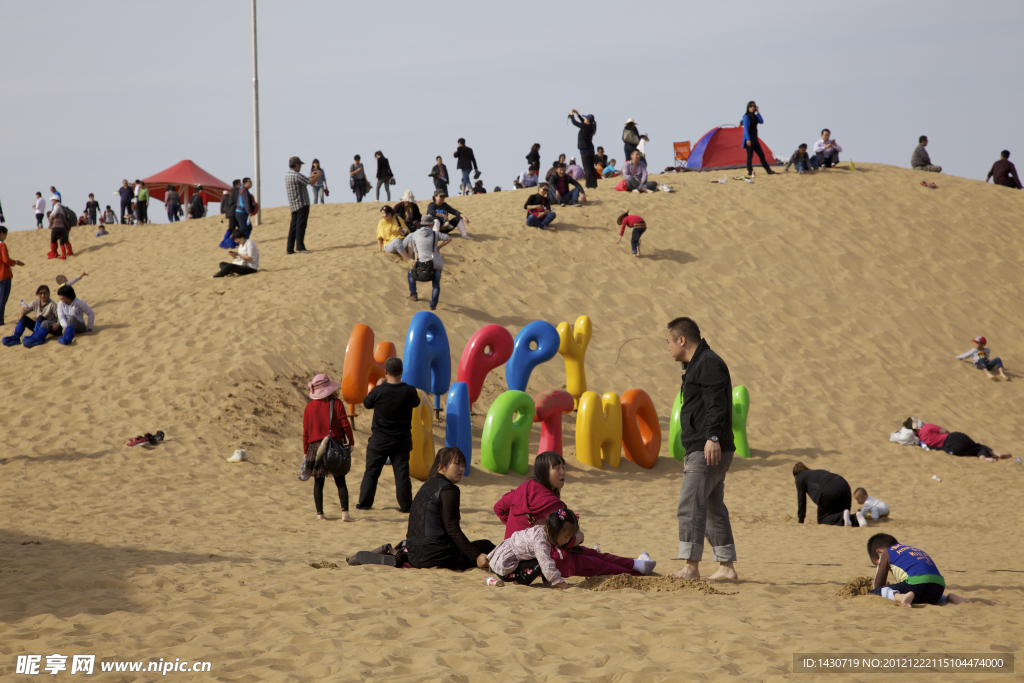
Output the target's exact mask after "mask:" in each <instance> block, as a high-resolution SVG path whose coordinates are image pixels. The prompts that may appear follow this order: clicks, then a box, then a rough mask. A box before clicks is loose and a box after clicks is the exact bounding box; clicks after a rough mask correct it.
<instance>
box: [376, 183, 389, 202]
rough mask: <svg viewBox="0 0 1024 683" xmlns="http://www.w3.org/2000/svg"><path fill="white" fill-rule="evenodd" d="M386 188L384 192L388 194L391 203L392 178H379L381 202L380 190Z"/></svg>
mask: <svg viewBox="0 0 1024 683" xmlns="http://www.w3.org/2000/svg"><path fill="white" fill-rule="evenodd" d="M382 186H383V187H384V191H385V192H387V193H388V201H389V202H390V201H391V178H390V177H387V178H377V201H378V202H379V201H380V188H381V187H382Z"/></svg>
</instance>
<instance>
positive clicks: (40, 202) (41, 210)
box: [35, 192, 46, 230]
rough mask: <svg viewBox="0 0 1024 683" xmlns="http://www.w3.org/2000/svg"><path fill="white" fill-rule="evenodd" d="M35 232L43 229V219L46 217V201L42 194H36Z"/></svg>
mask: <svg viewBox="0 0 1024 683" xmlns="http://www.w3.org/2000/svg"><path fill="white" fill-rule="evenodd" d="M35 209H36V230H42V229H43V218H44V217H46V200H45V199H43V193H42V192H36V203H35Z"/></svg>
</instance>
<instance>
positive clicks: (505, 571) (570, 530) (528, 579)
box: [487, 508, 580, 590]
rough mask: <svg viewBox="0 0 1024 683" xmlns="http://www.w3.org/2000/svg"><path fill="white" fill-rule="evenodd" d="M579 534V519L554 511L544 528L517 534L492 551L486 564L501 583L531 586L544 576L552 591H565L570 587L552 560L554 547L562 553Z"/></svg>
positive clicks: (530, 529) (541, 525) (566, 513)
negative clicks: (552, 548)
mask: <svg viewBox="0 0 1024 683" xmlns="http://www.w3.org/2000/svg"><path fill="white" fill-rule="evenodd" d="M579 530H580V524H579V519H578V518H577V517H576V515H575V514H574V513H573V511H572V510H567V509H565V508H562V509H559V510H555V511H554V512H552V513H551V514H550V515H548V518H547V521H546V522H545V523H544V524H537V525H534V526H532V527H530V528H529V529H523V530H522V531H517V532H515V533H514V534H512V535H511V536H509V537H508V538H506V539H505V540H504V541H502V542H501V544H500V545H499V546H498V547H497V548H495V549H494V550H492V551H491V553H490V554H489V555H488V556H487V561H488V563H489V564H490V566H491V570H492V571H493V572H494V573H495V574H497V575H498V576H499V577H500V578H501V580H502V581H505V582H509V581H514V582H515V583H518V584H521V585H524V586H529V585H530V584H531V583H533V582H534V581H535V580H536V579H537V577H538V576H541V575H543V577H544V580H545V581H547V582H548V583H550V584H551V587H552V588H558V589H560V590H563V589H566V588H568V587H569V586H568V585H567V584H566V583H565V579H563V578H562V574H561V572H559V571H558V568H557V567H555V561H554V560H553V559H551V546H552V545H554V546H557V547H558V548H559V552H562V551H561V549H562V548H564V547H566V546H567V545H569V543H571V542H572V539H573V538H575V537H576V534H577V533H578V532H579ZM566 552H568V551H566Z"/></svg>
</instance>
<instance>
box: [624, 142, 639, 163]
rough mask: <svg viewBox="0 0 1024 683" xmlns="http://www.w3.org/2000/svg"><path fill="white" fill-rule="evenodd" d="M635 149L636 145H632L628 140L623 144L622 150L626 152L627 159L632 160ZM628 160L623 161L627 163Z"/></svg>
mask: <svg viewBox="0 0 1024 683" xmlns="http://www.w3.org/2000/svg"><path fill="white" fill-rule="evenodd" d="M635 149H636V145H631V144H629V143H628V142H626V143H624V144H623V145H622V151H623V152H625V154H626V161H630V160H632V158H633V156H632V155H633V150H635ZM626 161H623V162H622V163H623V164H625V163H626Z"/></svg>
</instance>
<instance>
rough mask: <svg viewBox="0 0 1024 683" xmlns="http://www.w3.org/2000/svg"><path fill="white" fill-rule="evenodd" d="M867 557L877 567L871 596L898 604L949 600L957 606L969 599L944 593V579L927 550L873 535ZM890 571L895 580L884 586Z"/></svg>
mask: <svg viewBox="0 0 1024 683" xmlns="http://www.w3.org/2000/svg"><path fill="white" fill-rule="evenodd" d="M868 556H869V557H870V558H871V563H872V564H874V565H875V566H876V567H878V570H877V571H876V572H875V582H874V585H873V586H872V590H871V594H872V595H880V596H882V597H883V598H888V599H889V600H895V601H896V602H897V603H899V605H900V606H901V607H910V606H912V605H916V604H922V603H923V604H926V605H944V604H946V603H947V602H951V603H953V604H954V605H958V604H960V603H964V602H970V600H968V599H967V598H962V597H960V596H959V595H956V594H955V593H949V594H948V595H943V594H942V593H943V592H944V591H945V590H946V582H945V580H944V579H943V578H942V575H941V574H940V573H939V568H938V567H937V566H935V563H934V562H933V561H932V558H930V557H928V553H926V552H925V551H923V550H921V549H919V548H915V547H913V546H909V545H903V544H902V543H900V542H899V541H897V540H896V539H895V538H893V537H892V536H890V535H889V534H875V535H874V536H872V537H871V538H869V539H868ZM889 572H892V575H893V577H894V578H895V579H896V581H897V583H891V584H889V585H885V580H886V579H887V578H888V577H889Z"/></svg>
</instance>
